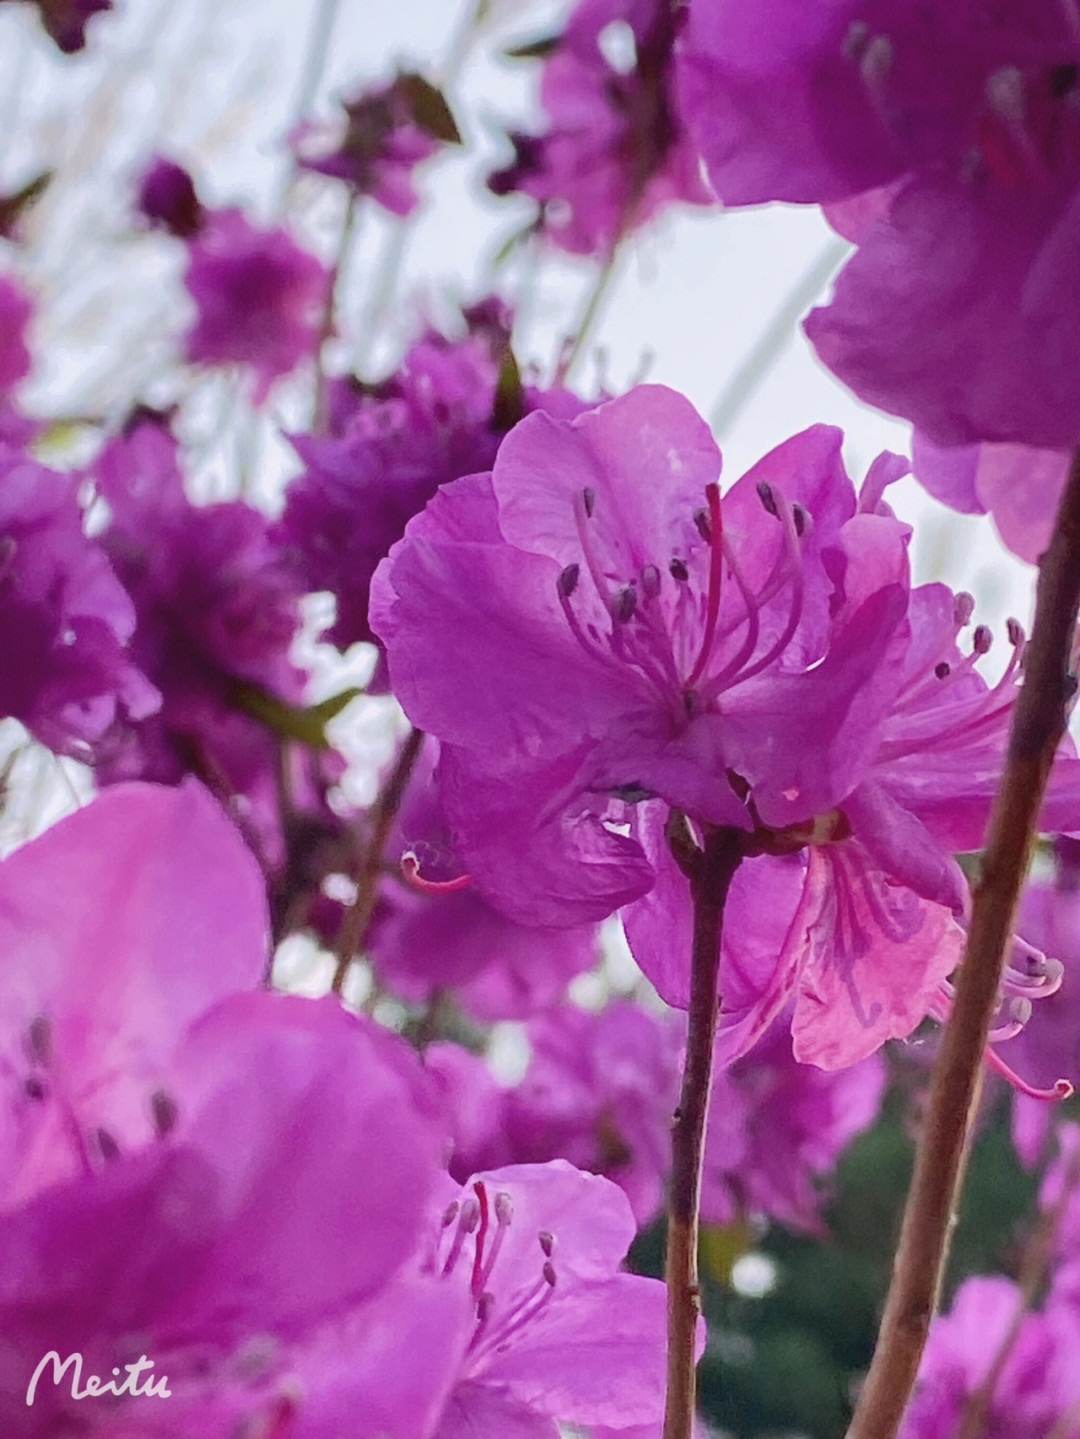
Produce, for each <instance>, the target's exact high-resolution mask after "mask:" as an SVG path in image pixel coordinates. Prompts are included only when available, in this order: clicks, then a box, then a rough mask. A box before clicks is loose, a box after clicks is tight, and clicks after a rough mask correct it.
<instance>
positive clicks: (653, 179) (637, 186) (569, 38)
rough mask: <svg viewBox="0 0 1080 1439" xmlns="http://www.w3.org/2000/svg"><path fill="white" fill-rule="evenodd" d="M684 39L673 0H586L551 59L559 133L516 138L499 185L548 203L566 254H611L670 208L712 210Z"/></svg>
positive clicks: (492, 184) (543, 224)
mask: <svg viewBox="0 0 1080 1439" xmlns="http://www.w3.org/2000/svg"><path fill="white" fill-rule="evenodd" d="M674 34H675V25H674V22H673V21H672V18H671V12H670V7H668V6H667V5H666V4H664V3H663V0H584V3H582V4H579V5H578V7H577V9H576V10H574V12H573V13H572V15H571V16H570V19H569V22H568V24H567V26H566V29H565V31H564V32H563V33H562V35H561V36H560V37H559V39H558V41H557V42H556V44H555V46H554V48H553V50H552V51H551V53H550V54H549V55H548V56H547V58H546V59H545V61H544V71H543V78H542V80H541V85H540V98H541V101H542V103H543V106H544V109H545V110H546V112H547V115H548V118H549V120H550V125H549V128H548V129H547V130H546V131H545V132H544V133H543V134H541V135H528V134H520V133H519V134H512V135H511V137H510V138H511V141H512V142H513V145H514V150H515V157H514V161H513V163H512V164H510V165H508V166H506V167H505V168H504V169H502V170H499V171H496V172H495V173H494V174H493V175H491V176H490V177H489V179H488V186H489V188H490V189H491V190H493V191H494V193H495V194H496V195H506V194H509V193H511V192H514V191H520V192H521V193H522V194H526V195H529V196H531V197H532V198H533V199H534V200H536V202H537V204H538V205H539V208H540V213H539V218H538V220H537V229H538V230H539V232H540V234H541V235H542V236H543V237H544V238H545V239H546V240H547V241H549V242H550V243H551V244H553V245H555V246H557V247H558V248H560V249H563V250H568V251H570V253H572V254H579V255H596V256H599V257H601V258H602V257H604V256H606V255H608V254H610V252H611V250H612V249H613V248H614V247H615V245H616V244H617V243H618V242H619V240H620V239H621V238H622V237H623V236H624V235H626V234H629V233H630V231H632V230H635V229H637V228H638V226H640V225H643V224H645V223H646V222H647V221H649V220H651V219H653V218H654V217H655V216H656V215H657V214H658V213H659V212H660V211H661V210H663V209H665V208H666V207H667V206H668V205H670V204H672V203H674V202H677V201H682V202H684V203H688V204H693V205H708V204H711V203H712V200H713V197H712V195H711V194H710V193H709V190H708V188H707V186H706V185H705V184H704V182H703V181H702V178H701V175H700V173H699V167H698V160H697V156H696V153H695V151H694V148H693V145H692V144H691V142H690V140H689V137H688V136H687V134H686V131H685V129H684V127H683V124H682V120H681V118H680V115H679V112H678V110H677V108H676V104H675V96H674V94H673V84H672V53H671V51H672V42H673V40H674Z"/></svg>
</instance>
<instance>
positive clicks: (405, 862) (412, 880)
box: [401, 849, 473, 894]
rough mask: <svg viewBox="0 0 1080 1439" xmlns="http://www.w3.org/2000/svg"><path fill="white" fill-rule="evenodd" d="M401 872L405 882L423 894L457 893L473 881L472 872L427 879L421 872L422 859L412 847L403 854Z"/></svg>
mask: <svg viewBox="0 0 1080 1439" xmlns="http://www.w3.org/2000/svg"><path fill="white" fill-rule="evenodd" d="M401 873H402V874H403V875H404V877H405V883H406V884H407V885H409V886H410V888H412V889H418V890H419V891H420V893H421V894H455V893H456V892H457V891H458V890H460V889H468V888H469V886H470V885H471V884H472V882H473V877H472V875H471V874H459V875H455V877H454V878H453V879H425V878H424V877H423V875H422V874H421V873H420V859H419V857H418V856H417V855H416V854H415V853H414V852H413V851H412V850H411V849H408V850H406V851H405V853H404V854H403V855H402V856H401Z"/></svg>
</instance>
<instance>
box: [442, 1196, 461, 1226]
mask: <svg viewBox="0 0 1080 1439" xmlns="http://www.w3.org/2000/svg"><path fill="white" fill-rule="evenodd" d="M457 1213H458V1202H457V1200H456V1199H451V1201H450V1203H449V1204H448V1205H447V1206H446V1208H445V1209H444V1210H443V1217H442V1219H441V1220H440V1221H439V1228H440V1229H449V1228H450V1226H451V1224H453V1222H454V1220H455V1219H456V1218H457Z"/></svg>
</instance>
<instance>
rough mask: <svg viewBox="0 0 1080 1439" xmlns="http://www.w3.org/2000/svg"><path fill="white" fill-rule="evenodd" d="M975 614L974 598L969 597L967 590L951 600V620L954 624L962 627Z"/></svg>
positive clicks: (972, 596)
mask: <svg viewBox="0 0 1080 1439" xmlns="http://www.w3.org/2000/svg"><path fill="white" fill-rule="evenodd" d="M974 613H975V596H974V595H969V594H968V592H967V590H961V591H960V593H959V594H957V595H956V596H954V598H953V620H954V621H955V622H956V624H958V625H960V626H963V625H966V624H967V622H968V621H969V620H970V619H971V616H972V615H973V614H974Z"/></svg>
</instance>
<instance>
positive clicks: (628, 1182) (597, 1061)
mask: <svg viewBox="0 0 1080 1439" xmlns="http://www.w3.org/2000/svg"><path fill="white" fill-rule="evenodd" d="M682 1029H683V1023H682V1020H681V1019H676V1017H675V1016H672V1015H668V1016H663V1017H661V1016H657V1015H653V1014H650V1013H648V1012H647V1011H646V1010H644V1009H642V1008H641V1006H640V1005H637V1004H633V1003H631V1001H629V1000H619V999H617V1000H612V1001H611V1002H610V1003H609V1004H607V1005H605V1006H604V1008H603V1009H601V1010H599V1011H598V1012H597V1013H590V1012H589V1011H587V1010H582V1009H576V1008H573V1007H571V1006H569V1005H564V1006H562V1007H560V1008H558V1009H554V1010H552V1011H550V1013H548V1014H544V1015H540V1016H538V1017H537V1018H536V1019H535V1020H534V1021H533V1022H532V1023H531V1024H530V1025H529V1027H528V1030H527V1037H528V1041H529V1045H530V1048H531V1050H532V1058H531V1060H530V1063H529V1067H528V1069H527V1070H526V1072H525V1075H524V1077H523V1078H522V1080H521V1082H520V1084H517V1085H515V1086H514V1087H513V1088H511V1089H509V1090H508V1091H507V1093H506V1097H505V1117H504V1121H503V1123H504V1126H505V1131H506V1141H507V1143H508V1145H509V1147H510V1152H511V1153H512V1155H513V1156H514V1158H515V1159H516V1160H522V1161H525V1160H540V1159H552V1158H555V1157H556V1156H559V1157H561V1158H564V1159H568V1160H569V1161H570V1162H571V1164H574V1165H576V1166H577V1167H578V1168H579V1169H588V1170H592V1171H593V1172H594V1173H597V1174H603V1175H606V1177H607V1178H608V1179H610V1180H612V1181H613V1182H614V1183H616V1184H617V1185H618V1186H619V1188H620V1189H622V1191H623V1192H624V1194H625V1195H626V1197H627V1199H628V1200H629V1201H630V1205H631V1208H632V1209H633V1211H634V1217H635V1219H636V1220H637V1222H638V1224H639V1225H642V1226H643V1225H645V1224H648V1223H649V1222H650V1220H652V1219H653V1218H655V1216H656V1215H657V1213H658V1212H659V1211H660V1209H661V1207H662V1205H663V1195H664V1181H665V1179H666V1176H667V1173H668V1169H669V1167H670V1163H671V1153H670V1151H671V1115H672V1112H673V1110H674V1107H675V1102H676V1098H677V1096H678V1090H679V1070H680V1060H681V1055H682Z"/></svg>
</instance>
